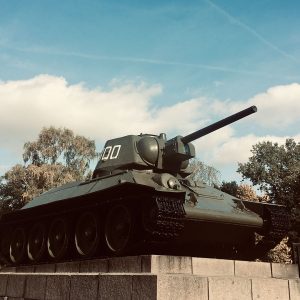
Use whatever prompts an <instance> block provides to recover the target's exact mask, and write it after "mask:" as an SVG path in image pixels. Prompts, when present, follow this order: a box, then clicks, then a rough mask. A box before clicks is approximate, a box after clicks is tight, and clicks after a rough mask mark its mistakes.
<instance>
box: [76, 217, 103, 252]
mask: <svg viewBox="0 0 300 300" xmlns="http://www.w3.org/2000/svg"><path fill="white" fill-rule="evenodd" d="M98 244H99V225H98V219H97V216H96V214H94V213H92V212H85V213H83V214H82V215H81V216H80V217H79V219H78V221H77V224H76V229H75V246H76V250H77V252H78V253H79V254H80V255H81V256H82V257H91V256H93V255H94V254H95V253H96V251H97V248H98Z"/></svg>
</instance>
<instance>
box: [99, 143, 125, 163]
mask: <svg viewBox="0 0 300 300" xmlns="http://www.w3.org/2000/svg"><path fill="white" fill-rule="evenodd" d="M120 149H121V145H115V146H107V147H105V148H104V150H103V154H102V157H101V160H108V159H116V158H117V157H118V156H119V153H120Z"/></svg>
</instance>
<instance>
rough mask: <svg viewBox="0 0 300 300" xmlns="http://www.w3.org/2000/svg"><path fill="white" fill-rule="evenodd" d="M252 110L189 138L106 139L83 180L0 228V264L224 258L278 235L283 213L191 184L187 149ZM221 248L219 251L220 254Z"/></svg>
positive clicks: (6, 219)
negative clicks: (152, 256) (140, 257)
mask: <svg viewBox="0 0 300 300" xmlns="http://www.w3.org/2000/svg"><path fill="white" fill-rule="evenodd" d="M256 111H257V109H256V107H255V106H252V107H249V108H247V109H245V110H242V111H240V112H238V113H236V114H234V115H231V116H229V117H227V118H225V119H223V120H221V121H218V122H216V123H214V124H212V125H209V126H207V127H205V128H203V129H200V130H198V131H196V132H193V133H191V134H189V135H187V136H176V137H174V138H172V139H167V137H166V134H164V133H161V134H159V135H152V134H140V135H127V136H124V137H120V138H115V139H111V140H108V141H107V142H106V144H105V146H104V149H103V151H102V154H101V156H100V160H99V162H98V164H97V166H96V168H95V170H94V173H93V177H92V179H91V180H88V181H84V182H71V183H68V184H65V185H62V186H60V187H57V188H53V189H51V190H49V191H47V192H45V193H43V194H41V195H40V196H38V197H35V198H34V199H33V200H32V201H30V202H29V203H28V204H26V205H25V206H24V207H23V208H22V209H20V210H17V211H14V212H11V213H8V214H4V215H2V216H1V219H0V232H1V258H2V261H3V262H5V263H6V264H13V265H20V264H36V263H40V262H49V261H67V260H81V259H88V258H93V257H110V256H120V255H133V254H143V253H148V252H151V253H153V254H155V253H162V252H164V253H165V252H167V253H171V254H185V255H202V253H203V249H207V251H208V252H209V253H214V256H217V257H218V256H219V257H223V256H224V253H225V252H226V251H227V250H228V249H231V250H232V249H235V250H234V251H235V252H237V253H242V249H245V248H246V249H249V246H250V244H251V245H253V244H254V243H253V237H254V234H255V233H259V234H261V235H263V236H265V237H266V238H268V239H278V238H281V237H283V236H284V234H285V233H286V231H287V229H288V223H289V219H288V215H287V212H286V210H285V208H284V207H283V206H280V205H275V204H263V203H254V202H251V201H242V200H240V199H238V198H235V197H233V196H231V195H229V194H226V193H224V192H222V191H220V190H218V189H216V188H213V187H211V186H208V185H207V184H205V183H203V182H194V181H192V180H190V179H189V177H188V175H190V174H191V172H190V171H189V168H188V165H189V160H190V159H192V158H193V157H195V148H194V146H193V144H192V143H191V142H192V141H194V140H196V139H198V138H202V137H203V136H205V135H207V134H210V133H212V132H213V131H215V130H218V129H219V128H222V127H224V126H227V125H229V124H231V123H233V122H236V121H238V120H240V119H242V118H244V117H246V116H248V115H250V114H252V113H254V112H256ZM226 249H227V250H226Z"/></svg>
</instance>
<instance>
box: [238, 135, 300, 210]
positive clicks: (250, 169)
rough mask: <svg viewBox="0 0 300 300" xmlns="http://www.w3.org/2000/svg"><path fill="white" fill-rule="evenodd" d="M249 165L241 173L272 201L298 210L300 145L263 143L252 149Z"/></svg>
mask: <svg viewBox="0 0 300 300" xmlns="http://www.w3.org/2000/svg"><path fill="white" fill-rule="evenodd" d="M251 152H252V154H253V155H252V156H251V157H250V158H249V161H248V162H247V163H244V164H242V163H239V167H238V170H237V171H238V172H239V173H241V174H242V176H243V178H248V179H250V180H251V181H252V183H253V185H257V186H259V188H260V189H261V190H262V191H264V192H266V193H267V194H268V195H269V197H270V200H271V201H273V202H275V203H279V204H285V205H287V206H288V207H289V208H295V207H296V206H297V205H299V203H300V143H296V142H295V141H294V140H293V139H287V140H286V142H285V145H282V146H279V145H278V144H277V143H274V144H273V143H272V142H269V141H267V142H262V143H258V144H256V145H254V146H253V148H252V150H251Z"/></svg>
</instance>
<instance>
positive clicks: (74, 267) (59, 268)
mask: <svg viewBox="0 0 300 300" xmlns="http://www.w3.org/2000/svg"><path fill="white" fill-rule="evenodd" d="M55 272H56V273H78V272H79V262H75V261H71V262H65V263H57V264H56V269H55Z"/></svg>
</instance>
